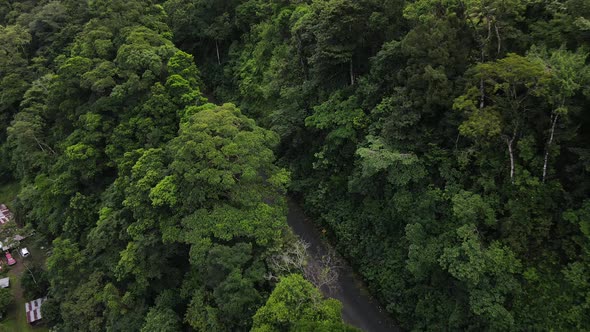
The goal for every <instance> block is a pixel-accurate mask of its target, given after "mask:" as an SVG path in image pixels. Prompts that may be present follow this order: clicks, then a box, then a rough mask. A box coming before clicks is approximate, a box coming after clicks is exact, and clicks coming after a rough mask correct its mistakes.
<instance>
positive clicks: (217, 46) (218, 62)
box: [215, 39, 221, 65]
mask: <svg viewBox="0 0 590 332" xmlns="http://www.w3.org/2000/svg"><path fill="white" fill-rule="evenodd" d="M215 50H216V51H217V64H218V65H220V64H221V59H220V58H219V44H218V43H217V39H215Z"/></svg>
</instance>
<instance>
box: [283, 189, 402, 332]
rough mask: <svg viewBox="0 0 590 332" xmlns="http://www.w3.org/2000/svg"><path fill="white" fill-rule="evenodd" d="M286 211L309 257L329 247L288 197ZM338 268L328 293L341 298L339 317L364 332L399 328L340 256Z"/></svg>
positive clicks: (291, 225) (323, 253) (317, 254)
mask: <svg viewBox="0 0 590 332" xmlns="http://www.w3.org/2000/svg"><path fill="white" fill-rule="evenodd" d="M288 204H289V213H288V215H287V223H288V224H289V226H290V227H291V229H292V230H293V232H294V233H295V234H297V235H298V236H299V237H300V238H301V239H302V240H303V241H305V242H307V243H308V244H309V248H308V251H309V253H310V255H311V256H312V258H313V257H316V258H317V257H321V256H322V255H325V254H326V253H328V251H329V244H328V243H327V241H326V239H325V237H323V236H322V235H321V233H320V231H319V230H318V229H317V228H316V227H315V225H314V224H313V223H312V222H311V220H309V219H307V218H306V217H305V214H304V213H303V210H302V209H301V207H299V205H298V204H297V203H296V202H295V201H294V200H292V199H289V200H288ZM342 262H343V263H342V264H341V268H340V269H339V278H338V289H337V290H335V291H334V292H333V293H332V294H329V296H330V297H333V298H336V299H338V300H340V301H341V302H342V306H343V308H342V318H343V319H344V321H345V322H347V323H349V324H351V325H353V326H356V327H358V328H360V329H361V330H363V331H365V332H390V331H400V329H399V328H398V327H397V326H395V324H394V322H393V321H392V320H391V318H390V317H389V316H388V315H387V313H386V312H385V310H384V309H382V308H381V307H380V306H379V304H378V303H377V301H376V300H374V299H373V298H372V297H371V295H370V294H369V293H368V291H367V290H366V288H365V287H364V285H363V284H362V282H361V281H359V280H358V278H356V277H355V276H354V273H353V270H352V268H351V267H350V266H349V265H348V264H346V261H344V260H342Z"/></svg>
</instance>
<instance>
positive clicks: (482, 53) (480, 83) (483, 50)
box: [479, 43, 486, 109]
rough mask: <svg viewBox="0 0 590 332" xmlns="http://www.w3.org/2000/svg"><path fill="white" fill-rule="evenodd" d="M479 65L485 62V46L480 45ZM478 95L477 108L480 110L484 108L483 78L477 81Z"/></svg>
mask: <svg viewBox="0 0 590 332" xmlns="http://www.w3.org/2000/svg"><path fill="white" fill-rule="evenodd" d="M479 61H480V63H483V62H484V61H485V44H484V43H482V45H481V58H480V59H479ZM479 94H480V97H479V98H480V99H479V108H480V109H482V108H484V106H485V101H484V99H485V97H486V94H485V89H484V84H483V77H482V78H481V79H480V80H479Z"/></svg>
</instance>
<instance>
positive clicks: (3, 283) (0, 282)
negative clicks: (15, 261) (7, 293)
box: [0, 278, 10, 288]
mask: <svg viewBox="0 0 590 332" xmlns="http://www.w3.org/2000/svg"><path fill="white" fill-rule="evenodd" d="M8 287H10V278H2V279H0V288H8Z"/></svg>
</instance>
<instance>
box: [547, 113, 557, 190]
mask: <svg viewBox="0 0 590 332" xmlns="http://www.w3.org/2000/svg"><path fill="white" fill-rule="evenodd" d="M558 117H559V114H555V117H554V118H553V123H552V124H551V134H549V140H548V141H547V147H546V148H545V162H544V163H543V183H545V177H547V162H548V160H549V149H550V148H551V143H552V142H553V135H554V134H555V124H556V123H557V118H558Z"/></svg>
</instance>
